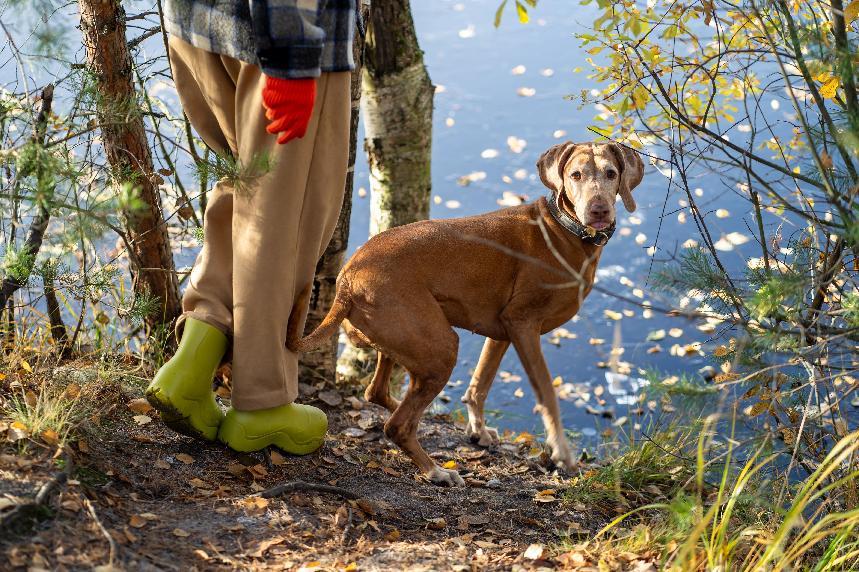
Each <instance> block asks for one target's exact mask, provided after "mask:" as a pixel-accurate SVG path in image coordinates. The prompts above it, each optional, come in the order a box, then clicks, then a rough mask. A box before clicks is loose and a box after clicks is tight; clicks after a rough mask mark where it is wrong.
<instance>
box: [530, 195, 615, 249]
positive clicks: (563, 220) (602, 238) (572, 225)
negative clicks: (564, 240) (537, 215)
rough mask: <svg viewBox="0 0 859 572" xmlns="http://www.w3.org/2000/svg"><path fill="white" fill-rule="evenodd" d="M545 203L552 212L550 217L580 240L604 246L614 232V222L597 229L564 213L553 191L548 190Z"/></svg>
mask: <svg viewBox="0 0 859 572" xmlns="http://www.w3.org/2000/svg"><path fill="white" fill-rule="evenodd" d="M546 203H547V204H548V205H549V212H550V213H552V217H553V218H554V219H555V220H556V221H557V222H558V224H559V225H561V226H562V227H564V228H565V229H567V230H568V231H570V232H571V233H573V234H574V235H576V236H578V237H579V238H580V239H582V242H586V243H588V244H594V245H596V246H604V245H605V244H606V243H607V242H608V240H609V239H610V238H611V237H612V235H613V234H614V230H615V225H614V224H612V225H611V226H610V227H608V228H607V229H605V230H597V229H595V228H594V227H592V226H585V225H583V224H582V223H580V222H579V221H577V220H576V219H574V218H573V217H571V216H570V215H568V214H567V213H565V212H564V211H563V210H561V207H559V206H558V198H557V197H556V196H555V193H553V192H549V194H548V195H546Z"/></svg>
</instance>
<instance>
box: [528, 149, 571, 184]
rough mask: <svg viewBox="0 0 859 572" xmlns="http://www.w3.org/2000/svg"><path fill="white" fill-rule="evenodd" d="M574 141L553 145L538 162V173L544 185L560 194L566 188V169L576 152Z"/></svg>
mask: <svg viewBox="0 0 859 572" xmlns="http://www.w3.org/2000/svg"><path fill="white" fill-rule="evenodd" d="M575 149H576V145H575V143H573V142H572V141H567V142H566V143H560V144H558V145H553V146H552V147H549V149H548V150H547V151H546V152H545V153H543V154H542V155H540V158H539V159H538V160H537V173H539V174H540V180H541V181H543V184H544V185H546V186H547V187H549V188H550V189H553V190H554V191H555V192H557V193H559V192H561V190H563V188H564V167H565V166H566V164H567V161H568V160H569V159H570V156H571V155H572V154H573V151H575Z"/></svg>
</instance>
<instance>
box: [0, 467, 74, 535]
mask: <svg viewBox="0 0 859 572" xmlns="http://www.w3.org/2000/svg"><path fill="white" fill-rule="evenodd" d="M68 479H69V473H68V472H67V471H63V472H62V473H57V474H56V475H54V478H52V479H51V480H49V481H48V482H46V483H45V484H43V485H42V486H41V488H40V489H39V492H37V493H36V496H35V497H33V500H32V501H30V502H23V503H21V504H19V505H16V506H15V507H14V508H12V509H11V510H10V511H8V512H7V513H6V514H4V515H2V516H0V530H2V531H5V530H11V529H12V527H13V526H15V524H16V523H18V522H20V521H21V520H24V519H37V518H38V512H39V511H40V510H41V509H43V508H45V507H47V505H48V503H49V502H50V500H51V498H52V497H53V495H54V493H55V492H56V490H57V489H59V488H60V487H62V486H63V485H65V484H66V481H68Z"/></svg>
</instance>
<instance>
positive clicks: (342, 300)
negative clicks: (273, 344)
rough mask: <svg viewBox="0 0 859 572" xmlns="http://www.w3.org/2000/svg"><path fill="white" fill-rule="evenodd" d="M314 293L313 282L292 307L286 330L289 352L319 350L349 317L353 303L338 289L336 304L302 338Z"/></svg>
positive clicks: (335, 298)
mask: <svg viewBox="0 0 859 572" xmlns="http://www.w3.org/2000/svg"><path fill="white" fill-rule="evenodd" d="M312 291H313V283H312V282H311V283H310V284H308V285H307V287H306V288H305V289H304V290H302V291H301V294H299V295H298V298H296V300H295V304H294V305H293V306H292V313H290V315H289V322H288V325H287V328H286V347H287V348H288V349H289V351H292V352H296V353H305V352H309V351H311V350H314V349H316V348H318V347H319V346H321V345H322V344H323V343H324V342H325V341H326V340H328V339H330V338H331V336H333V335H334V334H336V333H337V330H338V329H339V328H340V323H341V322H342V321H343V320H345V319H346V316H348V315H349V310H350V308H351V307H352V302H351V301H350V300H349V296H348V295H346V293H345V291H344V290H341V289H339V288H338V289H337V294H336V295H335V297H334V304H333V305H332V306H331V309H330V310H329V311H328V314H326V316H325V318H323V319H322V323H321V324H319V325H318V326H317V327H316V329H315V330H313V331H312V332H310V333H309V334H307V335H306V336H304V337H303V338H302V337H301V334H302V331H301V327H302V326H303V324H304V322H305V320H306V319H307V311H308V308H309V305H310V294H311V292H312Z"/></svg>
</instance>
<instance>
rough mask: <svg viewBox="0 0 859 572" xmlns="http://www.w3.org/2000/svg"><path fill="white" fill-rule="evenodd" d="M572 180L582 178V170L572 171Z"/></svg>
mask: <svg viewBox="0 0 859 572" xmlns="http://www.w3.org/2000/svg"><path fill="white" fill-rule="evenodd" d="M573 180H575V181H581V180H582V172H581V171H573Z"/></svg>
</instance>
